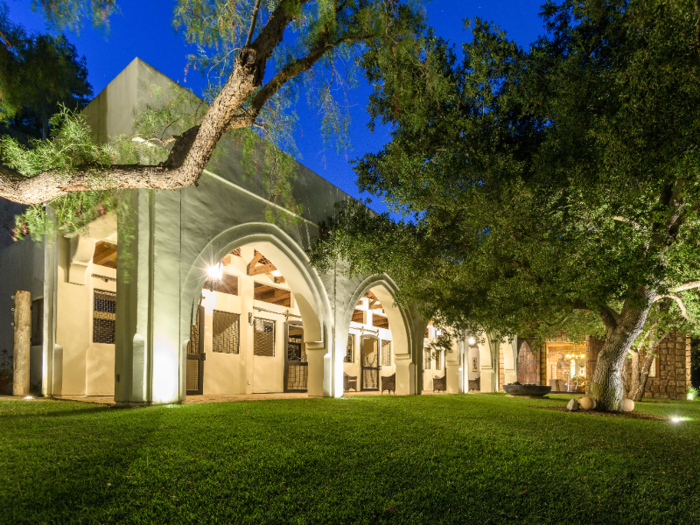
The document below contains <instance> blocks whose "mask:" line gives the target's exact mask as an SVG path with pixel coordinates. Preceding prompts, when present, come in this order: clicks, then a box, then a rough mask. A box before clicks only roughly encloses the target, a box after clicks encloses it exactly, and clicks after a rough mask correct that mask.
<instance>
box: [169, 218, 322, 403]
mask: <svg viewBox="0 0 700 525" xmlns="http://www.w3.org/2000/svg"><path fill="white" fill-rule="evenodd" d="M246 246H254V247H255V248H256V249H258V250H259V251H260V252H261V253H263V254H264V255H265V257H267V258H268V259H269V260H270V261H273V262H274V264H275V266H276V267H277V269H278V270H279V271H280V272H281V273H282V275H283V276H284V277H285V279H286V281H287V283H288V285H289V288H290V290H291V291H292V293H293V294H294V300H295V303H296V306H297V308H298V309H299V313H300V314H301V317H302V323H303V325H304V341H305V342H306V344H307V347H306V348H307V351H309V354H310V355H309V364H310V366H313V370H314V371H315V372H314V374H312V373H311V370H312V369H311V368H310V372H309V373H310V375H309V386H308V392H309V396H314V397H318V396H322V395H330V389H327V388H326V387H325V384H324V383H325V382H324V377H323V376H324V373H323V369H324V365H323V361H324V356H325V354H326V353H327V348H328V341H329V336H328V335H329V334H328V331H329V323H330V319H331V318H330V315H329V312H330V303H329V299H328V296H327V294H326V291H325V288H324V286H323V284H322V282H321V280H320V278H319V276H318V273H317V272H316V271H315V270H314V269H313V268H312V267H311V264H310V261H309V259H308V257H307V255H306V253H305V252H304V250H303V248H302V247H301V246H299V244H298V243H297V242H296V241H295V240H294V239H292V238H291V237H290V236H289V235H288V234H286V233H285V232H284V231H282V230H281V229H280V228H279V227H277V226H275V225H274V224H269V223H247V224H243V225H238V226H233V227H231V228H228V229H226V230H224V231H222V232H221V233H219V234H218V235H216V236H215V237H214V238H213V239H212V240H211V241H210V242H209V243H208V244H207V245H206V246H205V247H204V248H203V249H202V250H201V251H200V252H199V254H198V255H197V257H196V258H195V260H194V263H192V265H191V266H190V268H189V269H188V272H187V277H186V278H185V282H184V285H183V288H182V300H181V305H182V311H181V319H182V321H181V323H180V341H181V344H180V385H184V384H185V366H184V365H185V361H186V359H187V356H186V352H187V342H188V340H189V327H190V325H191V324H192V323H193V322H194V319H195V312H196V307H197V304H198V303H199V296H200V294H201V291H202V287H203V286H204V283H205V281H206V279H207V269H208V268H209V267H211V266H213V265H215V264H217V263H218V262H219V261H220V260H221V259H222V258H223V257H224V256H225V255H226V254H227V253H229V252H230V251H231V250H232V249H234V248H240V247H246ZM316 371H317V372H318V373H316ZM312 375H313V377H312ZM326 390H328V392H327V391H326ZM181 395H182V396H184V391H183V392H181Z"/></svg>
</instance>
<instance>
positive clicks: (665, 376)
mask: <svg viewBox="0 0 700 525" xmlns="http://www.w3.org/2000/svg"><path fill="white" fill-rule="evenodd" d="M658 367H659V370H658V377H650V378H648V379H647V384H646V388H645V390H644V397H661V398H669V399H684V398H685V396H686V393H687V392H688V388H689V387H690V337H687V336H685V335H683V334H681V333H680V332H671V333H670V334H668V335H667V336H666V337H665V338H664V339H663V340H662V341H661V343H659V359H658Z"/></svg>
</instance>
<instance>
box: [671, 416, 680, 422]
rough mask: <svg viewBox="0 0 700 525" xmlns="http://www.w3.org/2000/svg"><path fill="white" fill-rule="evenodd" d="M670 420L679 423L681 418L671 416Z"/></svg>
mask: <svg viewBox="0 0 700 525" xmlns="http://www.w3.org/2000/svg"><path fill="white" fill-rule="evenodd" d="M671 421H673V422H674V423H680V422H681V418H679V417H672V418H671Z"/></svg>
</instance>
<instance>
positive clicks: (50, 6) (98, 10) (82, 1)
mask: <svg viewBox="0 0 700 525" xmlns="http://www.w3.org/2000/svg"><path fill="white" fill-rule="evenodd" d="M32 9H33V10H34V11H41V13H42V14H43V15H44V18H45V19H46V21H47V22H48V23H49V26H51V27H52V28H53V29H63V28H69V29H70V30H71V31H73V32H74V33H76V34H79V33H80V29H81V28H82V27H83V24H84V22H85V20H89V21H90V23H91V24H92V25H93V26H94V27H97V28H103V29H108V27H109V18H110V16H112V15H113V14H115V13H117V12H118V11H119V8H118V7H117V0H32Z"/></svg>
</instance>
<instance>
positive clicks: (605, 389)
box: [589, 291, 654, 412]
mask: <svg viewBox="0 0 700 525" xmlns="http://www.w3.org/2000/svg"><path fill="white" fill-rule="evenodd" d="M642 295H643V298H642V301H643V302H646V305H645V306H643V307H637V306H631V304H630V303H631V301H630V300H627V301H625V305H624V307H623V308H622V312H621V313H620V314H615V313H614V312H612V311H610V310H606V311H605V312H604V313H603V314H602V317H603V322H604V323H605V326H606V328H607V330H606V332H607V333H606V336H605V343H604V344H603V349H602V350H601V351H600V354H599V355H598V362H597V363H596V367H595V372H594V373H593V377H592V378H591V386H590V389H589V396H590V397H592V398H593V399H595V400H596V403H597V406H596V408H597V410H601V411H603V412H613V411H617V410H620V402H621V401H622V396H623V393H624V391H623V383H622V368H623V365H624V363H625V359H626V358H627V352H629V350H630V348H631V347H632V343H634V341H635V339H637V336H639V334H640V333H641V331H642V328H643V326H644V323H645V322H646V319H647V315H648V313H649V308H650V306H651V302H652V298H653V296H654V292H651V291H644V292H643V294H642Z"/></svg>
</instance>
